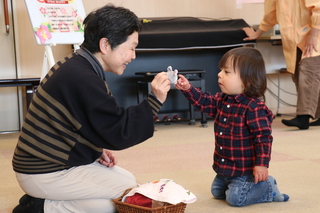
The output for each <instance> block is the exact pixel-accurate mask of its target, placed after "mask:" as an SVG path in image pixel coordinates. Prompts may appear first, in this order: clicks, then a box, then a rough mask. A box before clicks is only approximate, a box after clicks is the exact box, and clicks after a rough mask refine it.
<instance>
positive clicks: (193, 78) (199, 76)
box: [136, 70, 207, 127]
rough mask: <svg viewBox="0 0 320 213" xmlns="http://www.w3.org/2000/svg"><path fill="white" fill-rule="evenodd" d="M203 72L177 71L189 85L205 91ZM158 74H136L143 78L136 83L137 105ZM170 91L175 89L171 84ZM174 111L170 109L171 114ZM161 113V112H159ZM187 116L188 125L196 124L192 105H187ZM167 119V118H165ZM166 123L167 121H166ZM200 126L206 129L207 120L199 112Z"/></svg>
mask: <svg viewBox="0 0 320 213" xmlns="http://www.w3.org/2000/svg"><path fill="white" fill-rule="evenodd" d="M205 72H206V71H205V70H179V74H181V75H184V76H185V77H186V78H187V79H188V80H189V82H190V83H192V85H193V86H194V87H197V88H200V89H202V90H205V79H204V73H205ZM158 73H159V72H136V75H141V76H143V77H144V78H143V79H142V80H139V81H137V90H138V91H137V100H138V103H140V102H141V101H142V100H143V99H144V98H145V96H146V94H148V93H149V92H151V87H150V84H151V81H152V79H153V78H154V76H155V75H157V74H158ZM170 89H176V88H175V87H174V85H172V84H171V88H170ZM174 111H175V109H172V112H174ZM159 113H161V111H160V112H159ZM189 115H190V122H189V124H190V125H195V124H196V119H195V114H194V106H193V105H192V104H189ZM165 118H166V119H168V117H165ZM167 121H168V120H167ZM201 125H202V127H207V119H206V114H205V113H203V112H201Z"/></svg>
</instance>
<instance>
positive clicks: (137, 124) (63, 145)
mask: <svg viewBox="0 0 320 213" xmlns="http://www.w3.org/2000/svg"><path fill="white" fill-rule="evenodd" d="M99 66H101V65H100V64H99ZM161 106H162V104H161V103H160V102H159V101H158V100H157V99H156V97H154V96H153V95H149V97H148V99H146V100H144V101H143V102H141V103H140V104H138V105H134V106H131V107H128V108H123V107H120V106H119V105H118V103H117V101H116V99H115V98H114V97H113V96H112V95H111V93H110V91H109V89H108V85H107V84H106V82H105V81H103V80H102V79H101V78H100V77H99V76H98V75H97V73H96V72H95V71H94V69H93V67H92V64H91V63H89V61H88V60H87V59H86V58H84V57H82V56H81V55H79V54H77V53H72V54H70V55H69V56H68V57H66V58H65V59H64V60H62V61H59V62H58V63H57V64H55V66H53V67H52V68H51V70H50V71H49V72H48V75H47V76H46V78H44V79H43V80H42V81H41V83H40V86H39V87H38V89H37V92H36V93H35V94H34V96H33V100H32V103H31V104H30V107H29V110H28V113H27V115H26V118H25V122H24V124H23V126H22V131H21V134H20V137H19V140H18V143H17V146H16V149H15V152H14V156H13V160H12V164H13V169H14V171H16V172H19V173H25V174H43V173H50V172H55V171H59V170H63V169H68V168H71V167H73V166H81V165H86V164H90V163H92V162H94V161H95V160H96V159H97V158H99V157H100V156H101V154H102V149H103V148H105V149H109V150H122V149H126V148H128V147H131V146H134V145H136V144H138V143H141V142H143V141H145V140H146V139H148V138H150V137H152V136H153V132H154V122H153V116H154V115H156V114H157V113H158V111H159V109H160V108H161Z"/></svg>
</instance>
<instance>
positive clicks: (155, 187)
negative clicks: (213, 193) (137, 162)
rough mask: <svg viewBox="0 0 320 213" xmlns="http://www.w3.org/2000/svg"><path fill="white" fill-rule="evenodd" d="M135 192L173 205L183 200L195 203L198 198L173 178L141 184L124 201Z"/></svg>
mask: <svg viewBox="0 0 320 213" xmlns="http://www.w3.org/2000/svg"><path fill="white" fill-rule="evenodd" d="M135 193H139V194H142V195H144V196H146V197H148V198H150V199H153V200H156V201H161V202H167V203H170V204H173V205H175V204H178V203H181V202H183V203H193V202H195V201H196V200H197V197H196V196H195V195H194V194H193V193H192V192H190V191H189V190H186V189H184V188H183V187H182V186H180V185H178V184H176V183H175V182H174V181H173V180H171V179H160V180H156V181H152V182H148V183H145V184H141V185H139V186H137V187H135V188H133V189H132V190H131V191H130V192H129V193H128V194H127V195H125V196H124V197H123V198H122V202H125V200H126V198H127V197H129V196H132V195H134V194H135Z"/></svg>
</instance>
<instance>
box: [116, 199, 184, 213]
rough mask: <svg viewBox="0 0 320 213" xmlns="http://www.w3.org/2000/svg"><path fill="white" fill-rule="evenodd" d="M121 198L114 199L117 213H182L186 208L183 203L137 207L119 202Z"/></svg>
mask: <svg viewBox="0 0 320 213" xmlns="http://www.w3.org/2000/svg"><path fill="white" fill-rule="evenodd" d="M121 199H122V198H118V199H114V200H113V202H114V203H115V204H116V206H117V209H118V211H119V213H184V210H185V208H186V206H187V204H185V203H178V204H176V205H172V204H167V205H164V206H162V207H157V208H148V207H143V206H137V205H133V204H129V203H125V202H122V201H121Z"/></svg>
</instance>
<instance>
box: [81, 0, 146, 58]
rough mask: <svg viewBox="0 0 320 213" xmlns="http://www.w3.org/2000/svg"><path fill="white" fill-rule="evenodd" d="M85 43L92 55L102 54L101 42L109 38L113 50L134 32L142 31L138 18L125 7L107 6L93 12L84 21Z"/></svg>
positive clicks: (83, 45) (84, 45)
mask: <svg viewBox="0 0 320 213" xmlns="http://www.w3.org/2000/svg"><path fill="white" fill-rule="evenodd" d="M83 24H84V41H83V43H82V44H81V46H82V47H84V48H86V49H88V50H89V51H90V52H91V53H96V52H100V47H99V42H100V40H101V39H102V38H107V39H108V42H109V44H110V45H111V48H112V49H114V48H115V47H117V46H118V45H119V44H122V43H123V42H125V41H126V40H127V39H128V36H130V35H131V34H132V33H134V32H139V31H140V30H141V27H142V25H141V22H140V21H139V19H138V17H137V16H136V15H135V14H134V13H133V12H132V11H130V10H128V9H126V8H124V7H115V6H114V5H113V4H107V5H105V6H103V7H101V8H99V9H97V10H95V11H92V12H91V13H90V14H89V15H88V16H87V17H86V18H85V20H84V22H83Z"/></svg>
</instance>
